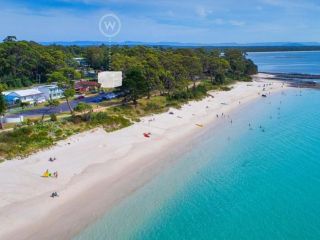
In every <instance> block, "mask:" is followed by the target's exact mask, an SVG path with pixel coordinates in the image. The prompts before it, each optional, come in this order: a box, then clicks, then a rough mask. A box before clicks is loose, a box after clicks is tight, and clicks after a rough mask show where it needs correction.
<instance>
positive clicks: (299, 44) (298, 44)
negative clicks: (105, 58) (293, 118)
mask: <svg viewBox="0 0 320 240" xmlns="http://www.w3.org/2000/svg"><path fill="white" fill-rule="evenodd" d="M41 44H43V45H62V46H73V45H76V46H99V45H108V44H109V42H107V41H106V42H103V41H73V42H64V41H58V42H41ZM111 44H112V45H121V46H139V45H143V46H166V47H310V46H313V47H315V46H319V47H320V42H262V43H213V44H202V43H181V42H134V41H126V42H111Z"/></svg>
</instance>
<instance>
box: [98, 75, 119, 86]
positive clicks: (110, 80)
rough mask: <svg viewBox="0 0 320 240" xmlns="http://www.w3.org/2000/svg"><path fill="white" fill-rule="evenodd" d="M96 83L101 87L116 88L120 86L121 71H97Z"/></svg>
mask: <svg viewBox="0 0 320 240" xmlns="http://www.w3.org/2000/svg"><path fill="white" fill-rule="evenodd" d="M98 83H100V84H101V87H102V88H116V87H121V86H122V72H112V71H106V72H100V73H98Z"/></svg>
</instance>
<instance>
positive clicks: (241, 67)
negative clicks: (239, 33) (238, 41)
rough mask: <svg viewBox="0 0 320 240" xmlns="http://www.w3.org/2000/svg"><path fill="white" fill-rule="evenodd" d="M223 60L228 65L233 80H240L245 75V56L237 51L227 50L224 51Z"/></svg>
mask: <svg viewBox="0 0 320 240" xmlns="http://www.w3.org/2000/svg"><path fill="white" fill-rule="evenodd" d="M225 59H226V60H227V61H228V62H229V64H230V70H231V74H232V76H233V78H234V79H235V78H237V79H238V80H239V79H240V77H241V76H243V75H245V70H246V59H245V54H244V53H243V52H242V51H241V50H238V49H228V50H226V51H225Z"/></svg>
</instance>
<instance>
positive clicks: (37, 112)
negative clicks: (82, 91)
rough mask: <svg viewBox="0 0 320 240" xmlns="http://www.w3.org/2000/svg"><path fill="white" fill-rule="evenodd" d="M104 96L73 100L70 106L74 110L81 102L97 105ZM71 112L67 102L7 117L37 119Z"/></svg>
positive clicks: (7, 115)
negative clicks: (36, 117) (37, 117)
mask: <svg viewBox="0 0 320 240" xmlns="http://www.w3.org/2000/svg"><path fill="white" fill-rule="evenodd" d="M103 96H104V94H100V95H95V96H91V97H85V98H83V99H81V100H72V101H70V105H71V107H72V108H74V107H75V106H77V105H78V103H79V102H84V103H88V104H93V103H97V102H99V101H100V99H101V97H103ZM68 111H69V107H68V104H67V103H66V102H64V103H61V104H60V105H59V106H57V107H54V108H50V107H43V108H39V109H31V110H27V109H26V110H25V111H23V112H20V113H17V114H10V113H8V114H6V117H18V116H21V115H22V116H24V117H35V116H42V115H43V114H46V115H49V114H52V113H56V114H58V113H62V112H68Z"/></svg>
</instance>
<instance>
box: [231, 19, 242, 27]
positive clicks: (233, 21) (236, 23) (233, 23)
mask: <svg viewBox="0 0 320 240" xmlns="http://www.w3.org/2000/svg"><path fill="white" fill-rule="evenodd" d="M229 23H230V24H231V25H232V26H237V27H241V26H244V25H246V22H244V21H239V20H230V21H229Z"/></svg>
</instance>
